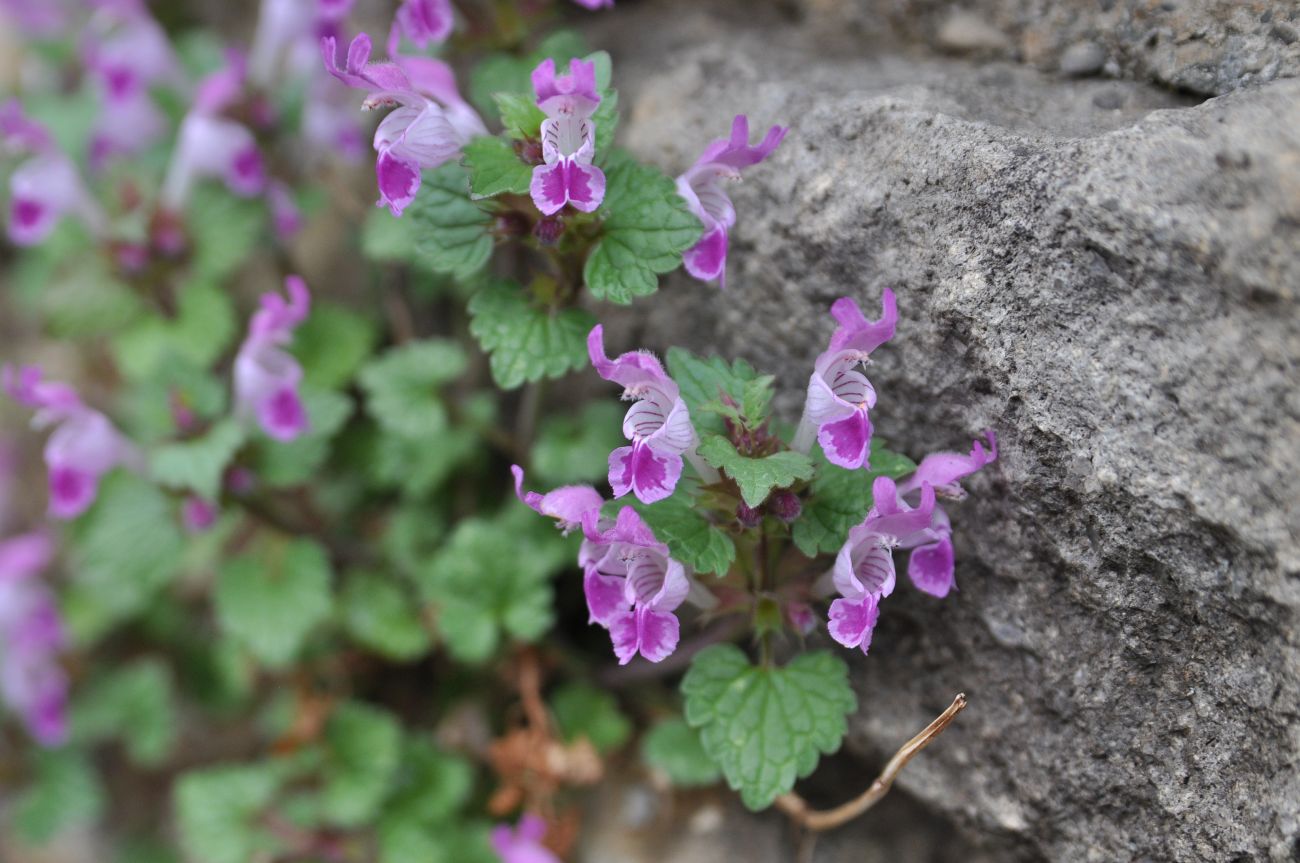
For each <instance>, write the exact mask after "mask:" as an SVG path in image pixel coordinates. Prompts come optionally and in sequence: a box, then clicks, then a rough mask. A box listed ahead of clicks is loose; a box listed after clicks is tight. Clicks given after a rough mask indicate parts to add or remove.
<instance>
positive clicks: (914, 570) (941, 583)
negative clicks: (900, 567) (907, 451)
mask: <svg viewBox="0 0 1300 863" xmlns="http://www.w3.org/2000/svg"><path fill="white" fill-rule="evenodd" d="M984 434H985V437H986V438H987V440H988V448H987V449H985V447H984V444H983V442H981V441H978V440H977V441H975V442H974V443H973V444H972V445H971V451H970V454H969V455H963V454H962V453H957V452H936V453H931V454H930V455H928V456H926V457H925V458H923V459H922V460H921V464H920V465H918V466H917V468H916V470H915V471H914V472H913V473H912V474H911V475H910V476H908V477H907V478H906V479H904V480H903V481H902V482H900V483H899V484H898V496H899V498H900V499H901V500H902V501H903V502H904V503H905V504H911V505H913V506H914V505H916V503H917V502H918V500H919V496H920V494H921V489H922V488H923V487H924V486H925V485H927V484H928V485H932V486H934V490H935V493H936V494H938V495H939V496H942V497H946V498H949V499H951V500H962V499H963V498H965V497H966V490H965V489H963V488H962V487H961V485H960V484H959V482H958V481H959V480H961V479H963V478H964V477H967V476H970V475H971V474H973V473H975V472H976V471H977V470H979V469H980V468H982V467H984V466H985V465H987V464H989V463H990V462H993V461H995V460H997V457H998V441H997V437H996V436H995V435H994V434H993V432H992V430H988V431H985V432H984ZM899 547H900V548H910V549H912V554H911V557H910V558H909V559H908V563H907V576H908V578H910V579H911V580H912V584H914V585H915V586H916V588H917V589H918V590H921V591H923V592H925V593H928V594H930V595H931V596H937V597H940V598H942V597H945V596H947V595H948V592H949V591H950V590H952V589H953V588H954V587H956V580H955V578H954V555H953V550H952V523H951V522H950V521H949V520H948V513H946V512H945V511H944V509H943V507H942V506H938V505H936V506H935V508H934V518H933V520H932V521H931V523H930V524H929V526H928V527H926V528H925V529H924V530H920V531H917V532H916V533H913V534H911V535H909V536H905V537H902V538H901V539H900V541H899Z"/></svg>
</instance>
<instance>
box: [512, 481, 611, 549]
mask: <svg viewBox="0 0 1300 863" xmlns="http://www.w3.org/2000/svg"><path fill="white" fill-rule="evenodd" d="M510 472H511V473H512V474H514V477H515V495H516V496H517V497H518V498H519V500H520V501H522V502H523V504H524V505H525V506H527V507H528V508H529V509H531V510H533V512H536V513H537V514H539V515H544V516H546V517H547V518H553V519H555V520H556V522H557V526H558V527H559V528H560V530H561V531H562V532H563V533H564V534H565V535H566V536H567V535H568V534H569V532H570V531H572V530H574V529H576V528H579V527H582V519H583V517H584V516H585V515H586V514H587V513H588V512H591V511H593V510H594V511H596V512H600V507H601V505H602V504H604V503H605V499H604V498H602V497H601V496H600V492H598V491H596V490H595V489H594V488H592V487H591V486H589V485H566V486H561V487H560V488H557V489H553V490H551V491H548V492H547V493H546V494H538V493H537V492H535V491H528V492H526V491H524V469H523V468H521V467H520V466H519V465H517V464H514V465H511V466H510Z"/></svg>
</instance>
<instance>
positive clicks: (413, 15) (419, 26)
mask: <svg viewBox="0 0 1300 863" xmlns="http://www.w3.org/2000/svg"><path fill="white" fill-rule="evenodd" d="M455 23H456V18H455V15H454V14H453V13H452V8H451V0H405V2H404V3H402V5H401V6H400V7H398V9H397V14H396V15H395V16H394V17H393V27H392V29H391V30H390V31H389V33H388V55H389V56H390V57H392V56H396V54H397V49H398V48H399V47H400V46H401V44H402V36H403V35H405V36H406V38H407V39H409V40H411V44H413V45H415V47H417V48H419V49H420V50H421V51H423V50H424V49H425V48H428V47H429V46H430V45H437V44H440V43H442V42H445V41H447V37H448V36H450V35H451V31H452V27H453V26H454V25H455Z"/></svg>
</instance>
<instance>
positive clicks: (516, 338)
mask: <svg viewBox="0 0 1300 863" xmlns="http://www.w3.org/2000/svg"><path fill="white" fill-rule="evenodd" d="M469 313H470V316H471V317H472V320H471V322H470V332H472V333H473V334H474V336H475V337H476V338H477V339H478V340H479V344H481V345H482V346H483V350H484V351H486V352H487V353H488V354H489V355H490V356H491V365H492V378H493V379H494V380H495V381H496V382H497V386H499V387H501V388H502V389H507V390H509V389H514V388H515V387H517V386H519V385H521V384H523V383H524V382H525V381H536V380H540V379H542V378H544V377H546V378H558V377H560V376H562V375H564V374H565V373H566V372H568V371H569V370H571V369H575V368H579V367H581V366H583V365H585V364H586V362H587V333H589V332H591V328H592V327H593V326H595V325H596V319H595V318H594V317H592V316H591V314H590V313H589V312H585V311H583V310H582V309H565V310H563V311H555V310H551V311H547V310H546V309H542V308H538V307H537V306H535V305H533V304H532V303H531V302H529V300H528V298H527V296H526V295H525V293H524V291H523V289H522V288H520V287H519V286H518V285H515V284H513V283H511V282H503V281H499V282H493V283H491V284H489V285H488V286H487V287H485V288H483V289H482V290H481V291H479V292H478V293H477V294H475V295H474V298H473V299H472V300H470V303H469Z"/></svg>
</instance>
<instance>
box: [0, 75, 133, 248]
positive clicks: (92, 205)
mask: <svg viewBox="0 0 1300 863" xmlns="http://www.w3.org/2000/svg"><path fill="white" fill-rule="evenodd" d="M0 140H3V144H4V149H5V151H6V152H8V153H10V154H12V155H18V156H26V157H28V158H27V159H26V161H24V162H23V163H22V164H20V165H19V166H18V167H17V168H16V169H15V170H14V172H13V173H12V174H11V175H10V176H9V239H10V240H12V241H13V242H14V243H15V244H17V245H20V246H31V245H35V244H37V243H40V242H41V241H42V240H44V239H45V238H46V237H47V236H49V234H50V232H51V231H53V230H54V228H55V227H56V226H57V225H58V223H59V222H60V221H61V220H62V219H63V218H65V217H68V216H72V217H75V218H77V219H80V220H81V222H82V223H83V224H85V226H86V229H87V230H88V231H90V233H91V234H94V235H102V234H104V233H105V232H106V231H107V228H108V225H107V219H106V217H105V216H104V213H103V211H102V210H101V209H100V206H99V204H98V202H96V200H95V199H94V197H93V196H92V195H91V194H90V191H89V190H88V189H87V188H86V185H85V183H84V181H83V180H82V178H81V173H80V172H79V171H78V170H77V166H76V164H75V163H74V162H73V161H72V159H71V158H69V156H68V155H67V154H66V153H64V152H63V151H62V150H60V149H59V147H58V145H57V144H55V143H54V139H53V137H52V136H51V135H50V133H49V132H48V131H47V130H46V128H45V127H44V126H42V125H41V124H39V123H37V122H35V121H33V120H31V119H29V118H28V117H27V116H26V115H25V114H24V113H23V109H22V105H20V104H19V103H18V102H17V101H16V100H13V101H9V102H6V103H5V104H4V105H3V106H0Z"/></svg>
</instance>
